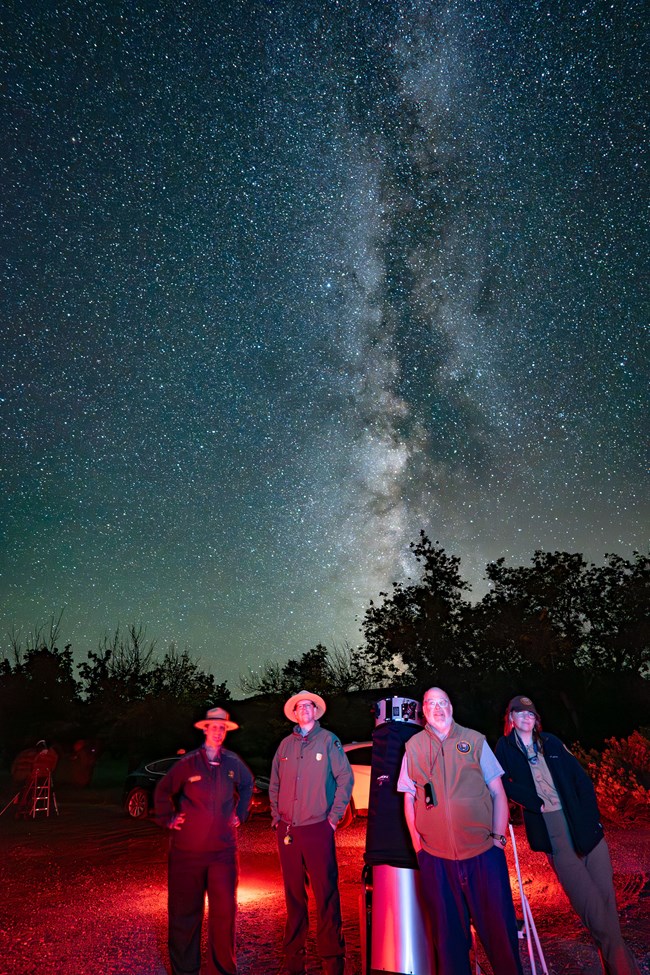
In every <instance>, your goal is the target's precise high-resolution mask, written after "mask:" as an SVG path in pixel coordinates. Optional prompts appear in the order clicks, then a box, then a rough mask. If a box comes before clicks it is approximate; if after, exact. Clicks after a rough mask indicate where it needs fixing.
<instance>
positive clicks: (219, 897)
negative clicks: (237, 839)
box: [168, 849, 239, 975]
mask: <svg viewBox="0 0 650 975" xmlns="http://www.w3.org/2000/svg"><path fill="white" fill-rule="evenodd" d="M238 874H239V869H238V860H237V851H236V850H234V849H230V850H220V851H218V852H211V853H187V852H184V851H180V850H172V851H171V852H170V854H169V891H168V905H169V957H170V960H171V964H172V973H173V975H199V970H200V968H201V925H202V922H203V906H204V901H205V894H206V892H207V895H208V966H207V972H208V975H236V972H237V962H236V960H235V916H236V912H237V880H238Z"/></svg>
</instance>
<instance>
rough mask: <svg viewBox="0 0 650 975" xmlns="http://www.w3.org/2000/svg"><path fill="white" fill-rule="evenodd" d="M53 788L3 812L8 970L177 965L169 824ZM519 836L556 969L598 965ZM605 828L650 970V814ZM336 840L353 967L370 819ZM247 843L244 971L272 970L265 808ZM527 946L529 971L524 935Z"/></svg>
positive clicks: (117, 974)
mask: <svg viewBox="0 0 650 975" xmlns="http://www.w3.org/2000/svg"><path fill="white" fill-rule="evenodd" d="M9 789H10V786H6V787H5V788H4V789H3V790H2V792H1V793H0V800H1V804H0V809H1V808H2V807H3V806H4V805H5V802H6V801H7V800H8V799H9V798H10V794H9ZM57 799H58V807H59V815H58V816H54V815H52V816H50V817H49V818H48V817H46V816H44V815H43V814H40V815H39V816H38V817H37V818H36V819H30V820H16V819H15V818H14V816H13V811H12V809H11V807H9V809H8V810H7V811H6V812H5V813H4V815H3V816H2V817H0V885H1V886H0V890H1V891H2V896H1V897H0V975H37V973H38V975H169V967H168V961H167V949H166V923H167V912H166V843H167V839H166V835H165V833H164V832H163V831H162V830H160V829H159V828H158V827H157V826H155V825H154V824H153V823H152V822H151V821H148V820H144V821H142V820H132V819H129V818H128V817H126V816H125V815H124V813H123V811H122V809H121V808H120V805H119V799H120V796H119V789H116V790H111V789H102V790H99V789H95V790H76V791H75V790H72V789H71V790H70V791H69V792H68V793H65V792H61V791H59V792H58V793H57ZM517 837H518V842H517V846H518V850H519V858H520V865H521V872H522V878H523V882H524V888H525V890H526V894H527V897H528V900H529V902H530V904H531V908H532V913H533V918H534V921H535V924H536V926H537V929H538V932H539V936H540V940H541V944H542V949H543V951H544V954H545V958H546V964H547V966H548V970H549V973H550V975H600V967H599V965H598V960H597V955H596V951H595V949H594V948H593V945H592V944H591V942H590V939H589V937H588V935H587V934H586V932H585V931H584V929H582V927H581V925H580V922H579V921H578V920H577V918H576V917H575V915H574V914H573V912H572V911H571V909H570V907H569V905H568V902H567V901H566V898H565V897H564V895H563V893H562V892H561V891H560V890H559V888H558V887H557V884H556V883H555V881H554V878H553V875H552V873H551V871H550V869H549V868H548V866H547V865H546V861H545V859H544V857H542V856H540V855H539V854H530V853H529V851H528V850H527V848H526V842H525V839H524V837H523V835H522V833H521V830H520V828H518V830H517ZM607 837H608V841H609V844H610V850H611V853H612V860H613V864H614V873H615V881H616V890H617V896H618V900H619V907H620V910H621V921H622V927H623V932H624V935H625V937H626V939H627V941H628V943H629V945H630V947H631V948H632V950H633V951H634V953H635V955H636V957H637V959H638V961H639V964H640V968H641V972H642V975H650V826H648V825H647V824H645V825H643V826H635V827H634V828H632V829H628V830H621V829H614V828H610V829H609V830H608V833H607ZM337 842H338V856H339V866H340V873H341V883H340V888H341V896H342V904H343V913H344V924H345V935H346V941H347V945H348V971H347V975H360V973H361V971H362V967H361V950H360V934H359V932H360V924H359V916H360V900H361V892H362V882H361V874H362V869H363V851H364V843H365V822H364V821H363V820H357V821H356V822H355V823H353V824H352V826H351V827H350V828H349V829H347V830H343V831H339V833H338V834H337ZM240 848H241V881H240V887H239V903H240V908H239V935H238V946H239V971H240V975H275V973H276V972H278V971H279V970H280V954H279V946H280V942H281V936H282V925H283V919H284V905H283V899H282V888H281V879H280V872H279V867H278V862H277V855H276V851H275V846H274V835H273V833H272V831H271V829H270V826H269V820H268V819H266V818H261V817H260V818H258V819H254V820H253V821H251V822H250V823H249V824H246V825H245V826H244V827H242V829H241V834H240ZM509 855H510V856H512V854H511V853H510V854H509ZM310 949H311V951H310V963H309V967H308V972H309V975H317V973H318V972H319V967H318V963H317V958H316V954H315V950H314V944H313V941H310ZM522 956H523V957H524V964H525V971H526V972H527V973H528V972H530V966H529V963H528V958H527V955H526V951H525V947H523V946H522ZM484 970H485V971H486V972H489V968H488V967H487V965H486V966H485V969H484ZM539 970H540V969H539V963H538V971H539ZM418 975H420V973H418ZM427 975H428V973H427ZM496 975H498V973H496Z"/></svg>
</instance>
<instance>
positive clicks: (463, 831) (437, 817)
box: [406, 722, 493, 860]
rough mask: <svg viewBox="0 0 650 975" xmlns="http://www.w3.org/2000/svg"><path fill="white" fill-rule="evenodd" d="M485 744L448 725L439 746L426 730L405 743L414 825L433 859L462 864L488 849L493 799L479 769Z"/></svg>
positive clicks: (466, 730)
mask: <svg viewBox="0 0 650 975" xmlns="http://www.w3.org/2000/svg"><path fill="white" fill-rule="evenodd" d="M484 742H485V736H484V735H481V734H479V732H478V731H472V729H471V728H462V727H461V726H460V725H458V724H456V722H453V723H452V726H451V729H450V731H449V734H448V736H447V738H445V740H444V741H440V739H439V738H438V736H437V735H436V734H435V733H434V732H433V731H430V730H429V728H425V729H424V731H421V732H419V733H418V734H417V735H414V736H413V737H412V738H410V739H409V740H408V741H407V743H406V756H407V770H408V774H409V777H410V778H411V779H412V780H413V781H414V782H415V787H416V796H415V826H416V829H417V831H418V833H419V834H420V836H421V837H422V845H423V847H424V849H425V850H426V851H427V853H431V854H432V855H433V856H436V857H442V858H443V859H444V860H467V859H469V857H474V856H478V855H479V854H480V853H485V851H486V850H489V848H490V847H491V846H492V845H493V844H492V838H491V837H490V835H489V834H490V831H491V830H492V797H491V795H490V792H489V790H488V787H487V785H486V784H485V781H484V779H483V772H482V770H481V765H480V759H481V750H482V748H483V744H484ZM427 800H429V801H427Z"/></svg>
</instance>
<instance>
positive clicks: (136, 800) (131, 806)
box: [124, 785, 149, 819]
mask: <svg viewBox="0 0 650 975" xmlns="http://www.w3.org/2000/svg"><path fill="white" fill-rule="evenodd" d="M124 808H125V809H126V811H127V813H128V814H129V816H132V817H133V819H144V817H145V816H146V815H147V814H148V812H149V796H148V795H147V790H146V789H143V788H142V787H141V786H139V785H137V786H136V787H135V789H131V791H130V792H129V794H128V796H127V797H126V802H125V803H124Z"/></svg>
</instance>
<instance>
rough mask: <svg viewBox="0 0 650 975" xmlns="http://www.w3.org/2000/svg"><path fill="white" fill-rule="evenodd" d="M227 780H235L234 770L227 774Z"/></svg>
mask: <svg viewBox="0 0 650 975" xmlns="http://www.w3.org/2000/svg"><path fill="white" fill-rule="evenodd" d="M228 778H229V779H234V778H235V772H234V769H230V771H229V772H228Z"/></svg>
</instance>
